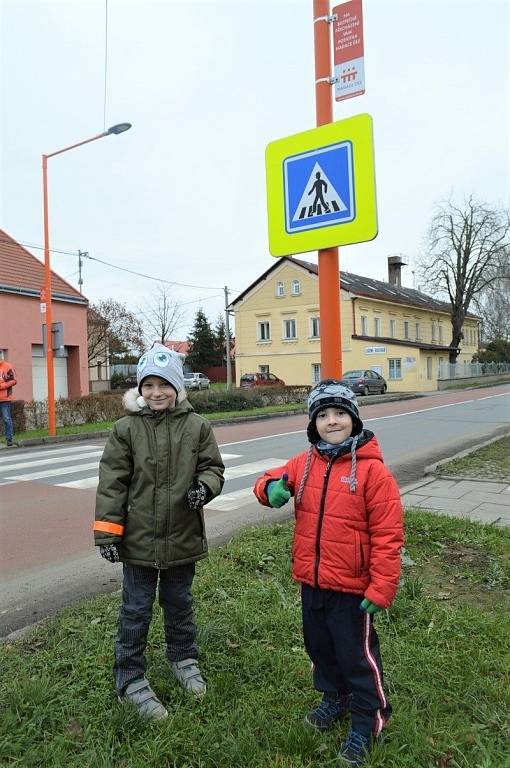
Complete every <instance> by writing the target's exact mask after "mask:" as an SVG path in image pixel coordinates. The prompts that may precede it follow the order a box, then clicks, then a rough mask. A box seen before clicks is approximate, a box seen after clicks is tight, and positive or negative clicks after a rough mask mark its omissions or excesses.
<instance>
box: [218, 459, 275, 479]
mask: <svg viewBox="0 0 510 768" xmlns="http://www.w3.org/2000/svg"><path fill="white" fill-rule="evenodd" d="M286 461H287V459H261V460H260V461H251V462H249V463H247V464H237V465H236V466H235V467H227V468H226V470H225V480H235V479H236V478H239V477H247V476H248V475H257V474H259V473H260V472H265V471H266V469H271V468H272V467H280V466H281V465H282V464H285V463H286Z"/></svg>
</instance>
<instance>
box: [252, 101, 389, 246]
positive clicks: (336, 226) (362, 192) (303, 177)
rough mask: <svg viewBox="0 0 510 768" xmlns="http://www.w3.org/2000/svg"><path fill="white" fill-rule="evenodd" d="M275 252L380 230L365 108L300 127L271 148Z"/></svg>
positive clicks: (359, 238)
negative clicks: (317, 124)
mask: <svg viewBox="0 0 510 768" xmlns="http://www.w3.org/2000/svg"><path fill="white" fill-rule="evenodd" d="M266 178H267V219H268V233H269V250H270V252H271V254H272V255H273V256H288V255H290V254H293V253H306V252H307V251H317V250H321V249H323V248H333V247H335V246H338V245H349V244H351V243H362V242H365V241H367V240H373V238H374V237H376V236H377V200H376V190H375V167H374V144H373V136H372V118H371V117H370V115H367V114H361V115H355V116H354V117H348V118H347V119H345V120H339V121H338V122H336V123H327V124H326V125H321V126H320V127H319V128H314V129H313V130H311V131H304V132H303V133H295V134H294V135H293V136H287V137H285V138H284V139H278V140H277V141H273V142H271V143H270V144H268V146H267V148H266Z"/></svg>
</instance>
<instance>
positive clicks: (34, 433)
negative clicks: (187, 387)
mask: <svg viewBox="0 0 510 768" xmlns="http://www.w3.org/2000/svg"><path fill="white" fill-rule="evenodd" d="M300 408H302V410H303V412H305V410H306V408H305V406H304V405H302V406H300V404H299V403H283V404H282V405H267V406H264V407H261V408H248V409H244V410H242V411H220V412H216V413H204V414H202V415H203V416H204V418H206V419H208V420H209V421H219V420H220V419H231V418H237V417H238V416H260V415H262V414H266V413H287V412H289V411H290V412H292V411H296V410H300ZM114 423H115V422H114V421H100V422H95V423H92V424H74V425H73V426H70V427H57V435H80V434H84V433H87V432H103V431H105V430H108V429H111V428H112V426H113V425H114ZM47 436H48V430H47V429H30V430H27V431H25V432H16V434H15V436H14V440H15V442H23V440H28V439H30V438H40V437H47ZM2 442H5V438H2Z"/></svg>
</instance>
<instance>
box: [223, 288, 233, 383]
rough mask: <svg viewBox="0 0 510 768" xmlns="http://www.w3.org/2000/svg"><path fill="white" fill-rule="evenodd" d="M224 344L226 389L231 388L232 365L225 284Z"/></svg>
mask: <svg viewBox="0 0 510 768" xmlns="http://www.w3.org/2000/svg"><path fill="white" fill-rule="evenodd" d="M224 291H225V346H226V352H227V389H232V365H231V363H230V314H229V311H228V288H227V286H225V288H224Z"/></svg>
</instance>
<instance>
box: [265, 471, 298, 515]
mask: <svg viewBox="0 0 510 768" xmlns="http://www.w3.org/2000/svg"><path fill="white" fill-rule="evenodd" d="M288 479H289V476H288V474H287V473H286V472H285V473H284V474H283V475H282V476H281V478H280V479H279V480H273V481H272V482H271V483H269V485H268V488H267V490H268V494H267V500H268V501H269V503H270V504H271V506H272V507H274V508H275V509H278V508H279V507H283V505H284V504H286V503H287V502H288V500H289V499H290V497H291V495H292V494H291V492H290V491H289V489H288V488H287V481H288Z"/></svg>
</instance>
